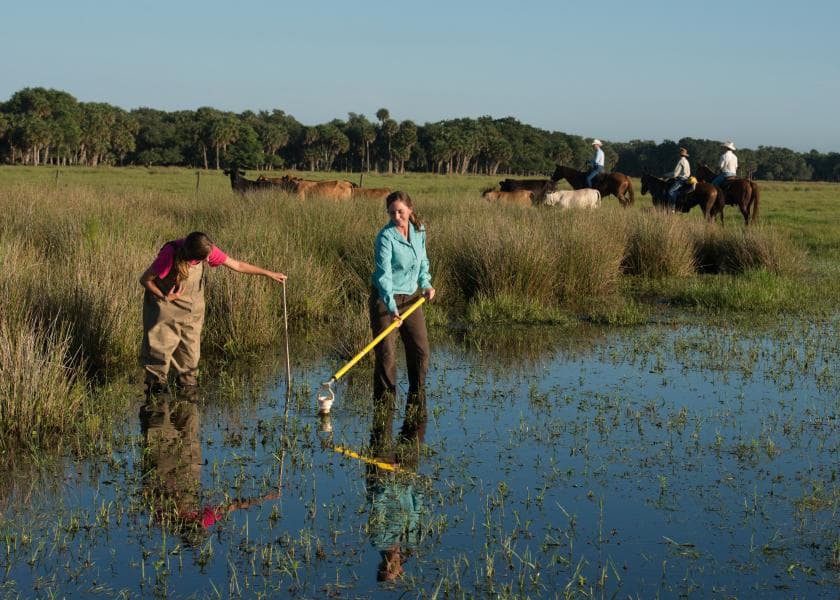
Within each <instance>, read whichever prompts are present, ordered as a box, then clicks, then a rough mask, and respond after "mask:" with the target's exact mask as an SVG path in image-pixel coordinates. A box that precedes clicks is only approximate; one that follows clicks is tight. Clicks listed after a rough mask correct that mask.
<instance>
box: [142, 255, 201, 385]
mask: <svg viewBox="0 0 840 600" xmlns="http://www.w3.org/2000/svg"><path fill="white" fill-rule="evenodd" d="M204 269H205V265H204V261H202V262H200V263H198V264H197V265H192V266H191V267H190V275H189V278H188V279H187V280H186V281H182V282H181V287H182V288H183V290H182V293H181V295H180V296H179V297H178V298H177V299H175V300H172V301H169V302H167V301H165V300H160V299H158V298H156V297H155V296H154V295H153V294H152V293H151V292H149V291H148V290H146V293H145V294H144V295H143V345H142V347H141V349H140V360H141V362H142V364H143V368H144V369H145V371H146V384H147V386H149V389H152V388H153V387H154V386H165V385H166V384H167V375H168V373H169V368H170V366H171V367H172V368H173V369H174V370H175V372H176V373H177V377H178V383H179V384H180V385H182V386H194V385H196V383H197V381H196V375H197V374H198V359H199V357H200V355H201V329H202V327H203V326H204ZM175 277H176V269H175V265H174V264H173V265H172V269H170V271H169V273H168V274H167V276H166V277H165V278H164V279H162V280H161V279H157V280H155V283H157V286H158V287H159V288H160V291H161V292H163V293H164V294H167V293H168V292H169V291H170V290H171V289H172V288H173V286H174V285H175Z"/></svg>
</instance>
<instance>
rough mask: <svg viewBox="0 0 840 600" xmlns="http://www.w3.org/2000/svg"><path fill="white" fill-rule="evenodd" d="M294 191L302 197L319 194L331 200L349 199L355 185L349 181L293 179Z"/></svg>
mask: <svg viewBox="0 0 840 600" xmlns="http://www.w3.org/2000/svg"><path fill="white" fill-rule="evenodd" d="M291 181H292V184H293V186H294V187H293V191H294V193H296V194H297V195H298V196H300V197H301V198H307V197H310V198H311V197H313V196H317V197H320V198H329V199H330V200H349V199H350V198H352V196H353V188H354V187H355V186H354V185H353V184H352V183H351V182H349V181H343V180H340V181H309V180H307V179H292V180H291Z"/></svg>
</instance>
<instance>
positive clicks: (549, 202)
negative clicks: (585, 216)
mask: <svg viewBox="0 0 840 600" xmlns="http://www.w3.org/2000/svg"><path fill="white" fill-rule="evenodd" d="M544 203H545V205H546V206H559V207H560V208H598V207H599V206H601V192H599V191H598V190H595V189H592V188H584V189H582V190H562V191H559V192H548V193H547V194H546V195H545V201H544Z"/></svg>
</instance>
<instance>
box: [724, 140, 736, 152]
mask: <svg viewBox="0 0 840 600" xmlns="http://www.w3.org/2000/svg"><path fill="white" fill-rule="evenodd" d="M721 146H722V147H724V148H726V149H727V150H732V151H733V152H735V144H733V143H732V142H723V143H722V144H721Z"/></svg>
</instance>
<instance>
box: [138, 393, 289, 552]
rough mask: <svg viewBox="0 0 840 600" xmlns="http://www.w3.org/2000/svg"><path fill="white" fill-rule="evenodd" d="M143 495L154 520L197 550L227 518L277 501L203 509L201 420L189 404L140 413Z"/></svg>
mask: <svg viewBox="0 0 840 600" xmlns="http://www.w3.org/2000/svg"><path fill="white" fill-rule="evenodd" d="M140 430H141V433H142V435H143V443H144V447H143V461H142V469H143V495H144V497H145V499H146V501H147V502H148V504H149V506H150V510H151V512H152V516H153V520H154V522H155V523H156V524H158V525H160V526H161V527H164V528H166V529H168V530H169V531H171V532H172V533H174V534H176V535H179V536H181V538H182V539H183V541H184V543H185V544H187V545H195V544H197V543H199V542H200V541H202V540H203V539H204V538H205V537H206V536H207V534H208V531H209V529H210V527H211V526H212V525H213V524H214V523H216V522H217V521H219V520H220V519H222V518H223V517H224V516H225V515H226V514H227V513H231V512H233V511H235V510H238V509H244V508H248V507H250V506H252V505H254V504H258V503H261V502H263V501H265V500H272V499H275V498H278V497H279V493H278V492H276V491H272V492H270V493H268V494H265V495H263V496H259V497H254V498H245V499H239V498H237V499H234V500H233V501H231V502H225V503H222V504H209V503H208V504H204V505H202V487H201V471H202V467H203V465H204V462H203V459H202V455H201V441H200V430H201V414H200V412H199V409H198V406H197V405H196V404H195V403H194V402H192V401H188V400H180V399H178V400H169V399H166V398H157V399H156V398H151V399H149V400H147V402H146V403H145V404H144V405H143V406H142V407H141V408H140Z"/></svg>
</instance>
